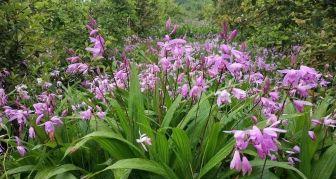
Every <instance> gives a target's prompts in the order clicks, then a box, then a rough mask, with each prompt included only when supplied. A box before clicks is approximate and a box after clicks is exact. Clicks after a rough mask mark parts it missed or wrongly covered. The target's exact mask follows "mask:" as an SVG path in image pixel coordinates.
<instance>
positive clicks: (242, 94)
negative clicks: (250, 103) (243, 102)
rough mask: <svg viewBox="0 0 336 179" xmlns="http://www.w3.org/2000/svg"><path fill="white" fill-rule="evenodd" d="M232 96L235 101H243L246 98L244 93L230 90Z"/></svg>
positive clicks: (238, 90)
mask: <svg viewBox="0 0 336 179" xmlns="http://www.w3.org/2000/svg"><path fill="white" fill-rule="evenodd" d="M232 95H233V96H234V97H236V98H237V99H245V98H246V92H245V91H244V90H241V89H238V88H233V89H232Z"/></svg>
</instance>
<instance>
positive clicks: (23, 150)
mask: <svg viewBox="0 0 336 179" xmlns="http://www.w3.org/2000/svg"><path fill="white" fill-rule="evenodd" d="M16 149H17V150H18V152H19V154H20V155H21V157H23V156H25V155H26V153H27V151H26V148H25V147H24V146H22V145H18V146H16Z"/></svg>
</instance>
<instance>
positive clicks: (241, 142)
mask: <svg viewBox="0 0 336 179" xmlns="http://www.w3.org/2000/svg"><path fill="white" fill-rule="evenodd" d="M232 132H233V133H234V138H235V140H236V148H237V149H239V150H244V149H246V147H247V146H248V138H247V132H246V131H241V130H234V131H232Z"/></svg>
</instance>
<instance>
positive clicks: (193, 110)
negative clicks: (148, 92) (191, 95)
mask: <svg viewBox="0 0 336 179" xmlns="http://www.w3.org/2000/svg"><path fill="white" fill-rule="evenodd" d="M211 95H212V94H209V95H208V96H204V97H202V99H201V101H200V102H199V103H200V104H199V106H202V105H204V104H205V103H208V98H209V97H210V96H211ZM197 108H199V107H198V104H197V103H196V104H195V105H194V106H193V107H192V108H191V110H190V111H189V112H188V114H187V115H186V116H185V117H184V118H183V120H182V121H181V122H180V123H179V125H178V128H180V129H184V128H185V127H186V126H187V124H188V123H189V122H190V121H191V120H192V119H193V117H195V116H196V111H197ZM199 112H200V111H199Z"/></svg>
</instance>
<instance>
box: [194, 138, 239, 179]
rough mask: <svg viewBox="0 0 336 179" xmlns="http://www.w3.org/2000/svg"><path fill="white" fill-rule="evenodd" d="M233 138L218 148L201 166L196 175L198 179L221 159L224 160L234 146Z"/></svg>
mask: <svg viewBox="0 0 336 179" xmlns="http://www.w3.org/2000/svg"><path fill="white" fill-rule="evenodd" d="M234 143H235V142H234V140H230V141H229V142H228V143H227V144H226V145H225V146H224V147H223V148H222V149H221V150H219V151H218V152H217V153H216V154H215V155H214V156H213V157H212V158H211V159H210V160H209V162H208V163H206V164H205V165H204V167H203V168H201V170H200V173H199V175H198V177H197V178H198V179H200V178H202V177H203V176H204V175H205V174H207V173H208V172H209V171H210V170H211V169H213V168H214V167H215V166H216V165H218V164H219V163H220V162H221V161H222V160H224V159H225V158H226V157H227V156H228V155H229V154H230V152H231V151H232V149H233V146H234Z"/></svg>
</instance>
